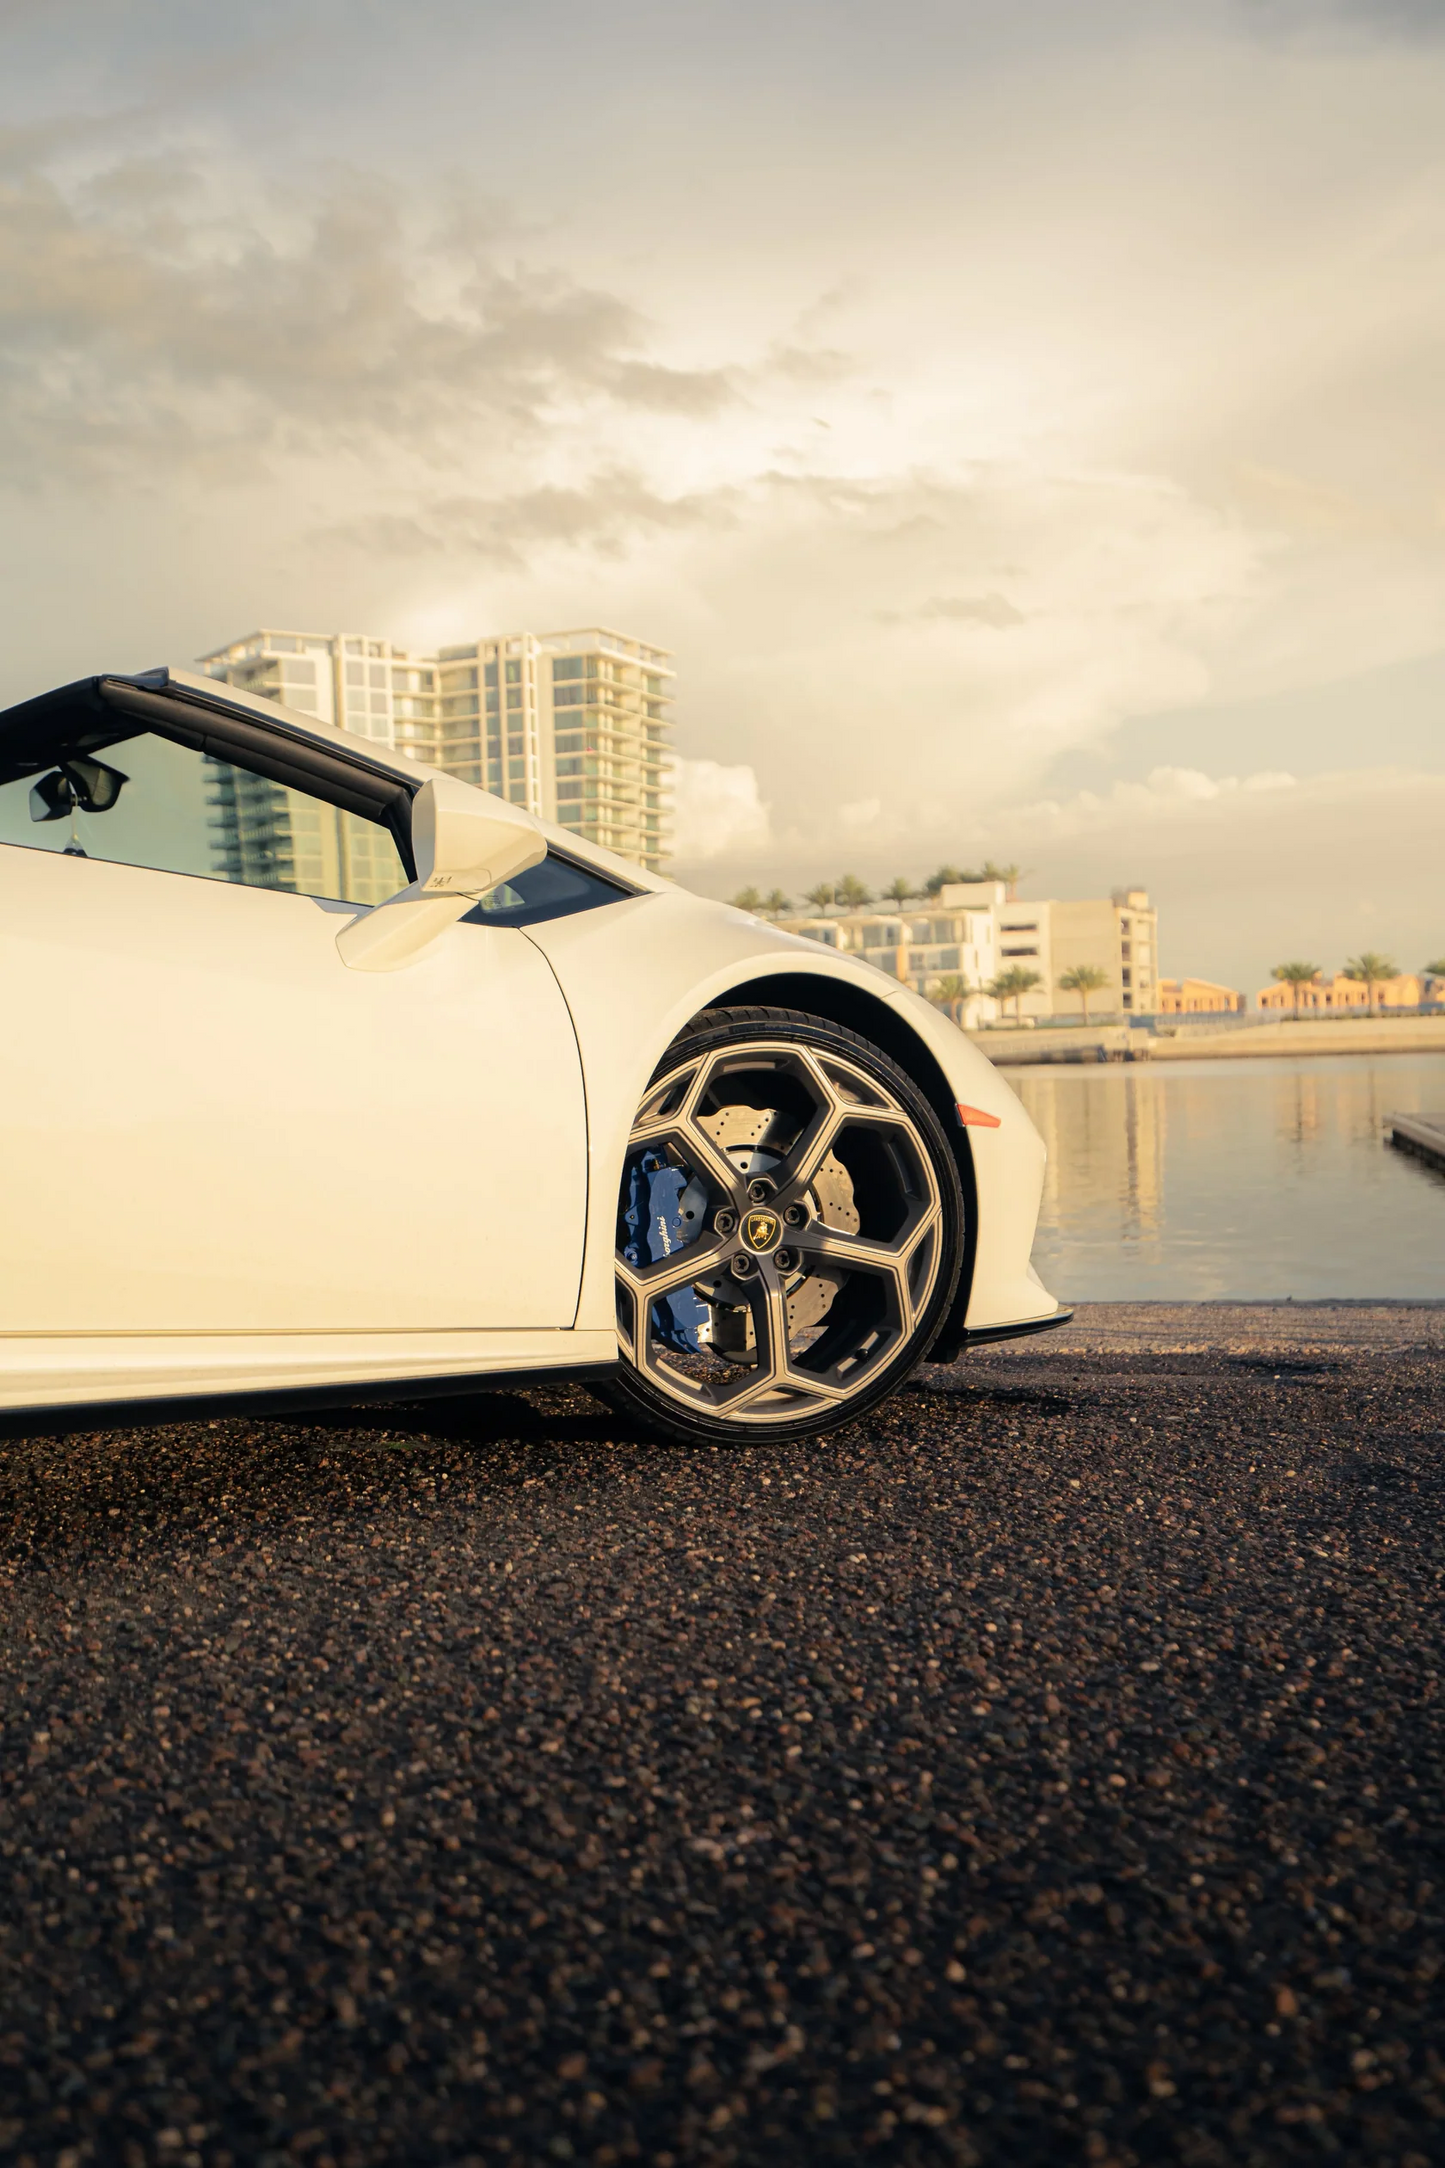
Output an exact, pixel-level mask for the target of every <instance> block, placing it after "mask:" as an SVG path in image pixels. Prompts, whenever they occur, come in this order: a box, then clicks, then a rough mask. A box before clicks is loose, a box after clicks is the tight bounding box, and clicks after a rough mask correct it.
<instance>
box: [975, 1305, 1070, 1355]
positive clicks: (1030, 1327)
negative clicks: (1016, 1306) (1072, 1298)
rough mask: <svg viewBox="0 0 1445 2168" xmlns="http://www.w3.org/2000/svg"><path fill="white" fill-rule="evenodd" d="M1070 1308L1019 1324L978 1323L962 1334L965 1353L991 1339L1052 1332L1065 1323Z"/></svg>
mask: <svg viewBox="0 0 1445 2168" xmlns="http://www.w3.org/2000/svg"><path fill="white" fill-rule="evenodd" d="M1073 1314H1074V1313H1073V1311H1072V1310H1055V1311H1054V1313H1053V1315H1052V1317H1029V1318H1025V1319H1024V1321H1023V1323H1022V1324H1021V1325H980V1326H979V1327H978V1329H977V1330H976V1331H975V1332H966V1333H965V1334H964V1336H963V1351H964V1353H965V1354H967V1353H968V1350H969V1349H970V1348H971V1347H987V1346H988V1344H989V1343H990V1341H993V1340H1024V1339H1027V1338H1028V1336H1029V1334H1030V1333H1035V1332H1052V1331H1053V1330H1054V1328H1055V1327H1056V1326H1058V1325H1067V1324H1068V1322H1069V1320H1070V1318H1071V1317H1072V1316H1073Z"/></svg>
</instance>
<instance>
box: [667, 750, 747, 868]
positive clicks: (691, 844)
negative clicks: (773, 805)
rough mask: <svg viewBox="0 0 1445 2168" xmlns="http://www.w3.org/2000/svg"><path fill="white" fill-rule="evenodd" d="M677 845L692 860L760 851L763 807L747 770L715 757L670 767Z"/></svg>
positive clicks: (684, 856) (683, 855)
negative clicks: (724, 762) (724, 764)
mask: <svg viewBox="0 0 1445 2168" xmlns="http://www.w3.org/2000/svg"><path fill="white" fill-rule="evenodd" d="M672 787H673V806H674V820H675V833H676V837H677V849H678V853H679V855H680V856H681V857H683V858H687V859H693V860H707V859H711V858H720V857H722V856H723V855H724V854H725V853H728V852H746V851H753V850H761V849H763V848H764V847H765V846H766V844H767V841H768V808H767V807H766V806H765V805H764V804H763V803H762V801H761V799H760V798H759V796H758V779H757V776H756V775H755V774H754V773H753V771H752V769H751V768H748V767H733V768H729V767H725V766H723V764H722V763H721V762H720V761H716V760H679V761H678V762H677V763H676V766H675V767H674V769H673V784H672Z"/></svg>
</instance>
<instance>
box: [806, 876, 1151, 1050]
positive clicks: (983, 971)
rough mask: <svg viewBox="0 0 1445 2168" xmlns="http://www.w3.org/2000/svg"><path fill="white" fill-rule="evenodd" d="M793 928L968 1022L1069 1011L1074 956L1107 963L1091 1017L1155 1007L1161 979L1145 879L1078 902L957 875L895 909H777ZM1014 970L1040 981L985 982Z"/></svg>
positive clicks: (970, 1025) (969, 1025)
mask: <svg viewBox="0 0 1445 2168" xmlns="http://www.w3.org/2000/svg"><path fill="white" fill-rule="evenodd" d="M777 923H778V924H779V925H780V926H782V927H783V928H784V929H785V930H786V931H787V932H789V933H797V934H802V935H803V936H804V937H805V938H806V939H808V940H810V941H821V942H823V943H824V944H825V945H826V946H827V947H829V948H836V949H840V950H843V951H846V952H847V953H848V954H850V955H855V956H860V957H861V958H862V959H863V961H864V962H865V963H871V964H875V965H876V966H877V967H878V969H879V970H880V971H886V972H887V973H888V975H889V977H890V978H895V979H901V980H902V981H903V983H904V984H905V985H907V986H912V987H913V988H914V989H915V990H916V991H917V992H919V993H921V994H926V995H927V996H928V997H929V998H930V999H931V1000H935V1001H944V1002H946V1003H947V1004H948V1006H949V1007H950V1008H951V1009H952V1010H953V1013H954V1014H955V1015H956V1016H957V1018H958V1021H959V1022H960V1023H961V1024H963V1025H964V1027H965V1029H967V1030H970V1031H972V1030H977V1029H979V1028H980V1027H981V1026H983V1025H987V1024H991V1023H995V1022H999V1021H1003V1020H1005V1016H1004V1012H1005V1011H1006V1012H1007V1018H1008V1019H1012V1018H1014V1017H1015V1016H1018V1017H1020V1018H1022V1019H1029V1018H1032V1019H1033V1020H1034V1021H1035V1022H1037V1021H1038V1020H1039V1019H1041V1018H1043V1017H1049V1016H1056V1015H1064V1016H1068V1015H1071V1014H1072V1013H1073V1011H1074V1008H1075V997H1072V996H1070V995H1069V994H1067V993H1065V992H1063V991H1061V989H1060V987H1059V977H1060V975H1061V974H1062V973H1064V972H1067V971H1068V970H1070V968H1071V967H1072V966H1074V965H1076V964H1083V965H1088V966H1092V967H1093V968H1094V969H1095V970H1097V971H1099V972H1101V973H1102V974H1103V977H1104V984H1103V986H1102V988H1100V989H1099V990H1098V991H1097V992H1095V993H1092V994H1091V995H1090V996H1089V1015H1090V1020H1091V1021H1098V1020H1102V1019H1103V1018H1105V1017H1108V1016H1111V1015H1112V1016H1116V1017H1117V1016H1129V1015H1136V1016H1145V1015H1151V1014H1153V1012H1154V1010H1155V1008H1156V1006H1157V1001H1156V989H1157V985H1158V979H1157V970H1158V954H1159V914H1158V912H1157V911H1156V910H1155V908H1154V906H1153V905H1152V904H1151V903H1150V901H1149V897H1148V895H1147V893H1146V892H1145V891H1144V890H1143V889H1141V888H1120V889H1116V890H1115V891H1114V893H1113V895H1112V896H1110V897H1107V898H1106V897H1099V898H1094V899H1086V900H1084V901H1081V902H1060V901H1056V900H1048V901H1045V902H1041V903H1024V902H1020V901H1019V900H1018V899H1017V898H1016V897H1014V898H1011V897H1010V896H1009V893H1008V888H1007V885H1006V884H1005V883H1004V882H1003V881H967V882H955V883H952V884H950V885H949V886H947V887H944V888H941V889H940V890H939V892H938V894H937V895H936V896H933V897H927V898H920V899H919V901H918V902H917V903H916V904H913V905H911V906H909V907H908V908H900V909H898V910H893V911H889V910H881V909H879V908H878V907H877V906H871V907H870V908H869V909H867V910H863V911H845V910H839V909H837V908H833V909H830V910H827V911H817V912H813V913H812V914H810V915H800V916H797V917H791V918H780V919H779V920H778V922H777ZM1009 971H1022V972H1031V973H1032V974H1033V976H1034V979H1035V982H1036V983H1035V984H1034V985H1033V986H1032V987H1030V988H1029V989H1028V990H1027V991H1026V992H1023V993H1021V994H1019V995H1018V996H1014V995H1009V996H1008V998H1007V1000H1006V1002H1003V1003H1001V1002H999V1001H998V1000H997V999H996V998H995V997H994V996H993V995H991V994H989V993H988V992H987V988H988V987H990V986H992V985H993V984H994V983H995V982H996V981H997V980H998V979H999V978H1000V977H1002V976H1003V975H1004V974H1006V973H1008V972H1009Z"/></svg>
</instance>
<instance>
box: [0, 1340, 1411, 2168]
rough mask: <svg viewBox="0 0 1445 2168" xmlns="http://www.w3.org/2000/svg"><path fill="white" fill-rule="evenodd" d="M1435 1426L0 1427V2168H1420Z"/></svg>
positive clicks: (1110, 1386) (1038, 1400)
mask: <svg viewBox="0 0 1445 2168" xmlns="http://www.w3.org/2000/svg"><path fill="white" fill-rule="evenodd" d="M1442 1385H1445V1359H1442V1357H1441V1356H1440V1355H1439V1354H1438V1353H1432V1352H1430V1351H1428V1350H1417V1351H1415V1352H1410V1351H1404V1352H1396V1353H1392V1354H1379V1353H1377V1352H1365V1353H1356V1354H1353V1355H1343V1354H1342V1355H1340V1356H1338V1357H1336V1358H1331V1359H1328V1360H1303V1359H1295V1360H1293V1361H1281V1360H1278V1359H1274V1358H1271V1357H1268V1356H1265V1357H1262V1358H1238V1357H1235V1358H1230V1357H1228V1356H1220V1355H1216V1356H1205V1355H1174V1356H1171V1355H1163V1354H1159V1355H1151V1354H1144V1355H1139V1354H1135V1355H1124V1354H1108V1353H1104V1354H1094V1355H1087V1354H1069V1353H1067V1352H1065V1353H1062V1354H1059V1353H1055V1354H1050V1353H1048V1352H1047V1351H1045V1350H1043V1349H1040V1351H1039V1352H1038V1353H1037V1354H1028V1355H1020V1354H1017V1353H1015V1354H1011V1355H1009V1356H1008V1357H1007V1358H1005V1357H1003V1356H995V1357H992V1358H989V1357H975V1358H973V1359H971V1360H969V1361H967V1362H965V1363H963V1364H961V1365H959V1366H957V1367H956V1368H954V1369H951V1370H947V1371H933V1372H930V1373H925V1376H924V1380H923V1382H922V1383H920V1384H917V1385H915V1386H913V1387H911V1388H910V1389H908V1390H907V1391H905V1392H904V1393H902V1394H901V1395H900V1396H899V1397H898V1398H897V1399H896V1400H894V1401H893V1402H892V1403H891V1404H890V1405H889V1406H888V1407H886V1408H885V1409H883V1410H882V1411H881V1412H880V1413H879V1414H877V1415H876V1416H874V1417H872V1418H870V1419H869V1420H868V1421H867V1422H866V1423H863V1424H860V1425H858V1426H855V1427H854V1428H853V1429H851V1430H847V1431H844V1432H842V1433H840V1434H839V1435H838V1436H837V1437H835V1438H834V1439H832V1440H828V1441H825V1442H822V1443H817V1444H813V1445H808V1446H803V1447H796V1448H787V1449H781V1450H779V1449H770V1450H769V1449H746V1448H744V1449H741V1450H736V1451H733V1452H730V1453H727V1452H697V1451H687V1450H683V1449H680V1448H668V1447H666V1446H662V1445H657V1444H651V1443H647V1442H644V1441H642V1440H640V1439H638V1438H637V1437H635V1436H632V1435H630V1434H629V1433H628V1432H627V1430H626V1428H625V1426H623V1425H622V1424H621V1423H620V1420H619V1418H617V1417H614V1416H610V1415H607V1414H606V1413H604V1412H603V1411H601V1410H600V1409H599V1407H598V1405H597V1404H596V1403H595V1402H594V1401H592V1400H591V1399H590V1398H589V1397H588V1396H587V1395H586V1394H585V1393H584V1392H583V1391H581V1390H580V1389H579V1388H561V1387H558V1388H553V1389H550V1390H538V1391H536V1392H533V1393H528V1394H526V1395H520V1394H497V1395H493V1396H490V1397H484V1398H479V1399H476V1400H473V1401H469V1402H464V1403H449V1404H444V1403H434V1404H432V1405H430V1406H428V1407H420V1406H413V1407H411V1408H407V1409H401V1408H396V1407H391V1408H385V1409H370V1410H355V1409H353V1410H348V1411H345V1412H342V1413H338V1414H333V1415H328V1416H325V1417H312V1418H308V1419H306V1420H300V1419H296V1418H288V1419H286V1420H284V1421H283V1420H261V1419H257V1418H255V1417H242V1416H228V1417H226V1418H225V1419H223V1420H220V1421H216V1422H200V1423H190V1424H181V1425H175V1426H172V1427H167V1428H155V1429H150V1430H139V1431H132V1432H128V1433H115V1434H110V1435H106V1436H103V1437H102V1436H80V1437H74V1436H72V1437H68V1438H67V1437H61V1436H32V1437H29V1438H28V1439H14V1438H12V1439H10V1440H9V1441H8V1442H5V1443H0V1492H3V1497H4V1505H5V1509H6V1524H7V1528H8V1534H7V1536H6V1537H5V1539H4V1543H3V1557H0V1563H3V1574H0V1716H3V1724H4V1731H3V1773H0V1783H3V1809H0V1855H3V1876H0V2152H4V2153H5V2154H6V2155H7V2156H8V2157H10V2158H11V2159H14V2160H17V2161H18V2162H19V2163H21V2164H32V2168H85V2164H90V2163H94V2164H96V2168H108V2164H110V2163H112V2162H115V2163H120V2164H123V2168H151V2164H169V2168H202V2164H203V2168H227V2164H235V2168H242V2164H244V2168H252V2164H255V2163H260V2164H263V2168H266V2164H270V2168H280V2164H282V2163H285V2164H288V2168H289V2164H291V2163H293V2162H298V2163H304V2164H305V2168H369V2164H373V2163H375V2164H388V2168H390V2164H394V2163H398V2162H407V2163H427V2164H430V2163H436V2164H439V2168H440V2164H446V2168H483V2164H486V2168H490V2164H493V2163H503V2162H511V2163H537V2164H539V2168H542V2164H550V2163H553V2162H557V2161H585V2162H590V2163H594V2164H596V2168H612V2164H614V2163H624V2162H634V2161H635V2162H645V2163H649V2164H651V2168H683V2164H685V2163H686V2164H691V2163H706V2164H717V2168H727V2164H736V2168H752V2164H755V2163H775V2162H776V2163H792V2162H798V2161H804V2160H807V2161H821V2162H830V2161H831V2162H854V2161H857V2162H889V2163H893V2162H904V2163H918V2164H920V2168H922V2164H932V2163H940V2164H949V2163H958V2164H967V2168H973V2164H984V2163H987V2164H993V2163H998V2164H1001V2168H1002V2164H1008V2168H1020V2164H1032V2163H1038V2164H1044V2163H1047V2164H1049V2168H1054V2164H1056V2163H1060V2162H1078V2163H1081V2164H1084V2168H1135V2164H1138V2163H1145V2162H1155V2161H1163V2162H1179V2163H1182V2164H1185V2168H1250V2164H1265V2163H1268V2164H1271V2168H1272V2164H1275V2163H1290V2162H1296V2161H1298V2162H1301V2163H1303V2162H1310V2163H1317V2162H1320V2161H1330V2160H1337V2161H1342V2162H1343V2161H1357V2160H1365V2159H1368V2160H1369V2161H1371V2162H1372V2163H1389V2164H1394V2168H1431V2164H1433V2163H1435V2162H1437V2161H1439V2160H1440V2159H1441V2158H1442V2157H1445V2060H1442V2057H1445V2033H1442V2024H1441V2020H1442V2015H1445V2007H1442V1995H1441V1983H1440V1970H1441V1964H1442V1956H1445V1886H1442V1885H1445V1861H1442V1838H1441V1819H1440V1807H1441V1780H1442V1725H1441V1701H1440V1695H1439V1673H1440V1668H1441V1662H1440V1659H1441V1642H1442V1616H1441V1607H1440V1596H1441V1581H1442V1578H1445V1514H1442V1511H1441V1506H1442V1475H1445V1430H1442V1428H1441V1422H1442V1416H1441V1388H1442Z"/></svg>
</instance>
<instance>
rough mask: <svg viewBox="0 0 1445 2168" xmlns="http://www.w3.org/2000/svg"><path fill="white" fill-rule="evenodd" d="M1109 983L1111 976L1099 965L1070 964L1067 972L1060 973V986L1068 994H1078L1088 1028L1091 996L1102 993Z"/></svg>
mask: <svg viewBox="0 0 1445 2168" xmlns="http://www.w3.org/2000/svg"><path fill="white" fill-rule="evenodd" d="M1108 983H1109V974H1108V972H1107V971H1103V970H1101V969H1100V967H1099V966H1098V964H1070V966H1069V968H1068V970H1067V971H1061V972H1060V973H1059V985H1060V986H1061V987H1062V989H1063V991H1064V992H1065V993H1066V994H1077V995H1078V997H1079V1002H1080V1005H1081V1006H1082V1008H1083V1011H1084V1025H1085V1028H1086V1029H1087V1028H1088V1022H1089V996H1090V994H1099V993H1102V992H1103V990H1104V988H1105V987H1106V986H1107V985H1108Z"/></svg>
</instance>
